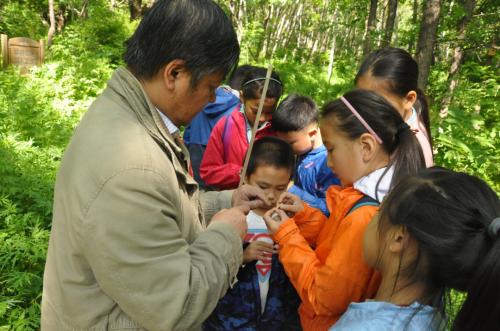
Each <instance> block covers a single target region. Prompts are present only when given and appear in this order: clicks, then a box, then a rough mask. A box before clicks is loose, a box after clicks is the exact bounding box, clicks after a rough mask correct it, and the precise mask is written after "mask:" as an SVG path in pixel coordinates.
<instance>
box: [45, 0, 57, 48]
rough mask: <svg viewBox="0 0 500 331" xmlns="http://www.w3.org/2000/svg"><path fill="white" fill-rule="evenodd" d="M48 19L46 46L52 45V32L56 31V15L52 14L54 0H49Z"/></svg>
mask: <svg viewBox="0 0 500 331" xmlns="http://www.w3.org/2000/svg"><path fill="white" fill-rule="evenodd" d="M49 21H50V27H49V32H48V34H47V48H50V46H52V39H53V38H54V33H55V32H56V15H55V14H54V0H49Z"/></svg>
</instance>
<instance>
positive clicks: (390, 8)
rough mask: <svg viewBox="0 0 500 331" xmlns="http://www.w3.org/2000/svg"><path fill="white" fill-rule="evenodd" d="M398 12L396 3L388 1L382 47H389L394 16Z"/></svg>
mask: <svg viewBox="0 0 500 331" xmlns="http://www.w3.org/2000/svg"><path fill="white" fill-rule="evenodd" d="M397 11H398V1H397V0H389V3H388V4H387V21H386V23H385V34H384V39H383V40H382V47H388V46H390V45H391V40H392V32H393V31H394V22H395V20H396V14H397Z"/></svg>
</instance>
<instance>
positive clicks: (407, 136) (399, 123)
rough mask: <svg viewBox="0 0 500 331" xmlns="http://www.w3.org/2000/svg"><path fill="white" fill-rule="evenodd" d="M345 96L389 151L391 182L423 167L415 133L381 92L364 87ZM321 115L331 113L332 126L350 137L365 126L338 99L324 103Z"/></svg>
mask: <svg viewBox="0 0 500 331" xmlns="http://www.w3.org/2000/svg"><path fill="white" fill-rule="evenodd" d="M344 98H345V99H346V100H347V101H348V102H349V103H350V104H351V105H352V106H353V107H354V109H355V110H356V111H357V112H358V113H359V115H360V116H361V117H362V118H363V119H364V120H365V121H366V122H367V123H368V125H369V126H370V127H371V128H372V129H373V130H374V131H375V133H376V134H377V135H378V136H379V137H380V139H382V148H383V149H384V150H385V151H386V152H387V154H389V155H390V157H391V161H390V163H389V165H388V167H387V168H389V167H390V166H392V165H394V176H393V179H392V184H391V186H393V185H395V184H396V183H397V182H398V181H399V180H400V179H401V178H402V177H403V176H404V175H407V174H413V173H416V172H417V171H419V170H420V169H422V168H424V167H425V162H424V156H423V153H422V148H421V147H420V144H419V143H418V140H417V138H416V137H415V134H414V133H413V132H412V131H411V130H410V128H409V127H408V125H407V124H406V123H405V122H404V120H403V118H402V117H401V115H400V114H399V113H398V111H397V110H396V109H394V107H392V105H391V104H390V103H389V102H388V101H387V100H386V99H385V98H383V97H382V96H380V95H378V94H376V93H375V92H371V91H367V90H353V91H351V92H348V93H346V94H345V95H344ZM322 116H323V119H327V118H329V117H333V118H334V119H335V126H336V128H337V129H338V130H340V132H342V133H344V134H345V135H347V136H348V137H349V138H350V139H356V138H358V137H360V136H361V135H362V134H363V133H368V130H367V129H366V127H365V126H363V124H362V123H361V122H360V120H359V119H358V118H357V117H356V116H355V115H354V114H353V112H352V111H351V110H349V108H348V107H347V105H346V104H345V103H344V102H343V101H342V100H340V99H337V100H334V101H331V102H329V103H327V104H326V105H325V106H324V107H323V113H322Z"/></svg>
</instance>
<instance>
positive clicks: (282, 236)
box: [272, 218, 299, 245]
mask: <svg viewBox="0 0 500 331" xmlns="http://www.w3.org/2000/svg"><path fill="white" fill-rule="evenodd" d="M298 231H299V228H298V227H297V224H295V222H294V220H293V218H289V219H287V220H286V221H284V222H283V223H282V224H281V226H280V227H279V229H278V231H277V232H276V233H275V234H274V235H273V236H272V237H273V239H274V241H276V242H277V243H278V244H280V245H281V243H282V242H283V241H284V240H286V239H287V237H289V236H290V235H292V234H293V233H295V232H298Z"/></svg>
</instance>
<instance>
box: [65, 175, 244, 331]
mask: <svg viewBox="0 0 500 331" xmlns="http://www.w3.org/2000/svg"><path fill="white" fill-rule="evenodd" d="M166 182H167V181H166V179H165V178H164V177H162V176H161V175H160V174H158V173H155V172H153V171H150V170H145V169H132V170H126V171H125V172H122V173H120V174H117V175H115V176H114V177H112V178H111V179H109V180H108V181H107V182H106V183H105V184H104V186H103V187H102V189H101V190H100V192H98V193H97V196H96V198H95V199H94V201H93V202H92V203H91V205H90V206H89V208H88V211H87V215H86V218H85V220H84V222H85V224H84V227H83V229H84V231H83V233H81V235H82V243H84V246H85V247H84V250H83V251H84V252H85V257H86V259H87V261H88V262H89V264H90V265H91V268H92V270H93V272H94V274H95V277H96V279H97V282H98V283H99V286H100V289H96V291H98V290H102V291H104V292H105V293H106V294H107V295H108V296H109V297H110V298H111V299H112V300H114V301H115V302H117V304H118V305H119V306H120V308H121V309H122V310H123V311H124V312H125V313H126V314H128V315H129V316H130V317H131V318H132V319H133V320H135V321H136V322H138V323H140V324H141V325H142V326H143V327H144V328H146V329H148V330H152V331H154V330H189V329H193V328H197V327H199V326H200V325H201V323H202V322H203V321H204V320H205V319H206V318H207V317H208V315H209V314H210V313H211V311H212V310H213V309H214V308H215V306H216V304H217V302H218V300H219V299H220V298H221V297H222V296H223V295H224V294H225V292H226V290H227V288H228V287H229V286H230V283H231V281H232V280H234V279H235V277H236V274H237V272H238V268H239V266H240V264H241V261H242V254H243V253H242V248H241V239H240V237H239V236H238V234H237V233H236V232H235V231H234V230H233V229H232V228H231V227H230V226H229V225H225V224H220V223H217V224H213V225H211V226H209V227H208V229H207V230H206V231H204V232H201V233H200V234H199V235H198V236H197V237H196V239H195V240H194V242H192V243H188V242H187V241H186V240H185V239H184V237H185V235H183V234H182V233H181V228H182V227H181V225H182V224H184V223H186V222H199V220H198V219H179V217H178V215H177V213H176V211H177V210H180V209H181V208H183V207H182V203H183V201H180V199H179V198H178V193H176V191H177V192H178V190H179V188H178V187H175V188H174V187H172V186H171V185H165V183H166ZM68 267H71V266H68Z"/></svg>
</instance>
